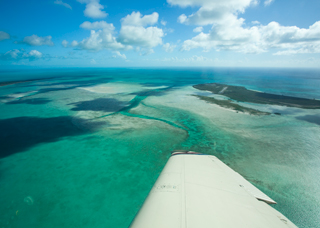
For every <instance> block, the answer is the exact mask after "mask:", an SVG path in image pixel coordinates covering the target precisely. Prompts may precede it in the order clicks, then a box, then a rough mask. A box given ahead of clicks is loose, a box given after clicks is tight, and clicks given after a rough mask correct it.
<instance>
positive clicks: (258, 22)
mask: <svg viewBox="0 0 320 228" xmlns="http://www.w3.org/2000/svg"><path fill="white" fill-rule="evenodd" d="M251 23H252V24H254V25H259V24H261V23H260V21H251Z"/></svg>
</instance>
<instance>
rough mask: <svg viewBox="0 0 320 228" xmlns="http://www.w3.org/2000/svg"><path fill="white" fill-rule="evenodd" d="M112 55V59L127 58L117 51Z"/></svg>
mask: <svg viewBox="0 0 320 228" xmlns="http://www.w3.org/2000/svg"><path fill="white" fill-rule="evenodd" d="M113 53H114V55H113V56H112V57H113V58H121V59H127V56H126V55H125V54H121V53H120V52H119V51H114V52H113Z"/></svg>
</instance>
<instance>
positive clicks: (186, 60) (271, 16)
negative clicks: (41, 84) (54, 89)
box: [0, 0, 320, 69]
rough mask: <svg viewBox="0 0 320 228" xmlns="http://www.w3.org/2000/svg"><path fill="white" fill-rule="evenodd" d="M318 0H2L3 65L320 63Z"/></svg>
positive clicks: (0, 57) (0, 37)
mask: <svg viewBox="0 0 320 228" xmlns="http://www.w3.org/2000/svg"><path fill="white" fill-rule="evenodd" d="M319 12H320V1H319V0H306V1H303V0H162V1H160V0H152V1H150V0H139V1H132V0H130V1H128V0H113V1H110V0H28V1H25V0H0V69H7V68H19V67H31V68H32V67H35V68H41V67H49V68H55V67H176V66H177V67H197V66H201V67H307V68H309V67H310V68H314V67H316V68H319V67H320V13H319Z"/></svg>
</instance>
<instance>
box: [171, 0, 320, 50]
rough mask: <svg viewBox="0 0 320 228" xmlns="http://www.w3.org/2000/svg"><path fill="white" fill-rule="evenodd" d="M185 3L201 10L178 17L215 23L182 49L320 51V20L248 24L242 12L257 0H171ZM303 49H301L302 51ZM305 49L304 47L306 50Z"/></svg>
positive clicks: (205, 23)
mask: <svg viewBox="0 0 320 228" xmlns="http://www.w3.org/2000/svg"><path fill="white" fill-rule="evenodd" d="M168 2H169V3H171V4H172V5H178V6H181V7H186V6H198V7H200V8H199V10H198V11H197V12H195V13H193V14H191V15H189V16H186V15H184V14H182V15H181V16H180V17H179V18H178V20H179V21H180V22H181V23H184V24H195V25H211V26H212V28H211V30H210V31H209V33H203V32H200V34H198V35H197V36H195V37H193V38H192V39H189V40H186V41H184V42H183V45H182V48H181V50H190V49H192V48H202V49H203V50H204V51H209V50H210V49H215V50H217V51H220V50H229V51H237V52H243V53H261V52H267V51H269V50H270V49H282V50H281V51H286V50H290V51H289V52H279V53H293V52H294V51H293V50H295V51H296V52H297V53H303V52H306V51H308V53H318V52H319V48H318V47H319V45H320V44H319V42H320V21H318V22H316V23H314V24H313V25H312V26H310V27H309V28H308V29H304V28H298V27H296V26H281V25H280V24H279V23H277V22H271V23H269V24H268V25H261V24H260V23H259V24H258V22H254V23H253V24H255V25H254V26H252V27H250V26H244V25H245V23H244V21H245V20H244V19H243V18H239V14H240V13H244V11H245V9H246V8H247V7H249V6H251V5H254V4H257V1H256V0H224V1H220V0H168ZM298 50H300V51H298ZM302 50H303V51H302Z"/></svg>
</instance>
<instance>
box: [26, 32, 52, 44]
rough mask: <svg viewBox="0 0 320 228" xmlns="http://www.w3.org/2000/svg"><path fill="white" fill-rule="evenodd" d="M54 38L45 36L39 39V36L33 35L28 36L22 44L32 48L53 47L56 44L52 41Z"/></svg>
mask: <svg viewBox="0 0 320 228" xmlns="http://www.w3.org/2000/svg"><path fill="white" fill-rule="evenodd" d="M51 39H52V37H51V36H45V37H39V36H37V35H32V36H26V37H25V38H24V39H23V41H22V43H25V44H28V45H30V46H43V45H48V46H53V45H54V43H53V42H52V41H51Z"/></svg>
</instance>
